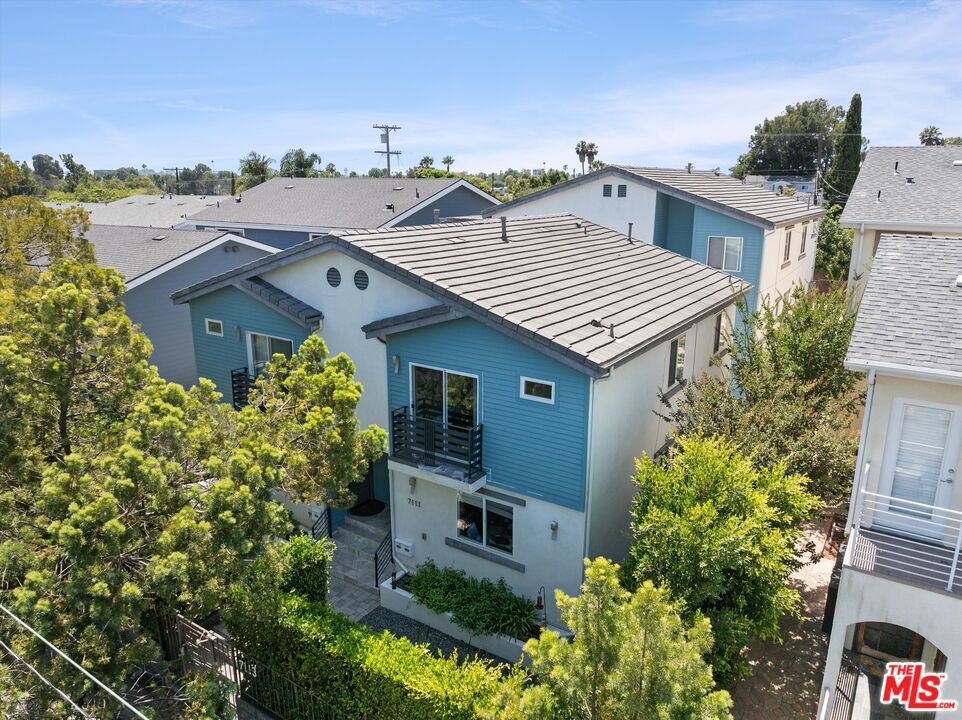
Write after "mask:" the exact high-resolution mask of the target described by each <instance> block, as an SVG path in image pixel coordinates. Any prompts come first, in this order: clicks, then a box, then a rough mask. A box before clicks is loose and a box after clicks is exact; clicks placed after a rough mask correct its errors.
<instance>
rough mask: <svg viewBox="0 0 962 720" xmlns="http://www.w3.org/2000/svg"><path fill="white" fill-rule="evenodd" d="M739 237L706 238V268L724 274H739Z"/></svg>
mask: <svg viewBox="0 0 962 720" xmlns="http://www.w3.org/2000/svg"><path fill="white" fill-rule="evenodd" d="M743 244H744V239H743V238H740V237H724V236H720V235H712V236H710V237H709V238H708V266H709V267H713V268H717V269H718V270H724V271H725V272H741V269H742V246H743Z"/></svg>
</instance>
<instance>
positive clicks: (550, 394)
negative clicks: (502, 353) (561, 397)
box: [521, 375, 554, 405]
mask: <svg viewBox="0 0 962 720" xmlns="http://www.w3.org/2000/svg"><path fill="white" fill-rule="evenodd" d="M521 397H522V399H524V400H534V401H535V402H543V403H548V404H550V405H554V383H553V382H551V381H550V380H537V379H535V378H529V377H525V376H524V375H522V376H521Z"/></svg>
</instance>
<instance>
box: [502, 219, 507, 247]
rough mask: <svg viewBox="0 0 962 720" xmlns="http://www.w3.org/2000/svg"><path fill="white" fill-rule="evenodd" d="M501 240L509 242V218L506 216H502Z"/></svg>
mask: <svg viewBox="0 0 962 720" xmlns="http://www.w3.org/2000/svg"><path fill="white" fill-rule="evenodd" d="M501 240H502V242H508V218H506V217H505V216H504V215H502V216H501Z"/></svg>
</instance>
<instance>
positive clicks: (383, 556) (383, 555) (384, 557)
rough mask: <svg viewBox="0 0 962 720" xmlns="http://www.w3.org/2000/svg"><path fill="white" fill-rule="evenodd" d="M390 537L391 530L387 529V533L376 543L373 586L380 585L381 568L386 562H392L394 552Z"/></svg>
mask: <svg viewBox="0 0 962 720" xmlns="http://www.w3.org/2000/svg"><path fill="white" fill-rule="evenodd" d="M391 544H392V539H391V531H390V530H388V532H387V534H386V535H385V536H384V538H383V539H382V540H381V542H380V543H378V546H377V550H375V551H374V587H375V588H378V587H380V586H381V570H383V569H384V568H386V567H387V566H388V564H390V563H393V562H394V553H393V551H392V548H391Z"/></svg>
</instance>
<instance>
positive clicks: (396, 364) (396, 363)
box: [391, 355, 401, 375]
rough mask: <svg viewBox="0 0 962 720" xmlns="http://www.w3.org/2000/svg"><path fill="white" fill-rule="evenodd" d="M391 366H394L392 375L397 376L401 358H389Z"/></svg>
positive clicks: (399, 370) (397, 356)
mask: <svg viewBox="0 0 962 720" xmlns="http://www.w3.org/2000/svg"><path fill="white" fill-rule="evenodd" d="M391 364H392V365H393V366H394V374H395V375H397V374H398V373H400V372H401V357H400V355H392V356H391Z"/></svg>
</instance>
